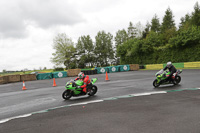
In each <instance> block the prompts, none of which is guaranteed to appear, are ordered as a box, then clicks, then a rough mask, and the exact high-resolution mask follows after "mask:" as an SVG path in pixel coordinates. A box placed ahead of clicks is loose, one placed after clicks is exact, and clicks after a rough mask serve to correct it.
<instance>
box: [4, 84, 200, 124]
mask: <svg viewBox="0 0 200 133" xmlns="http://www.w3.org/2000/svg"><path fill="white" fill-rule="evenodd" d="M185 90H191V91H192V90H200V88H186V89H178V90H167V91H153V92H144V93H135V94H129V95H123V96H115V97H110V98H104V99H101V100H93V101H88V102H80V103H75V104H69V105H65V106H58V107H55V108H49V109H46V110H41V111H37V112H33V113H30V114H24V115H19V116H15V117H10V118H6V119H2V120H0V124H2V123H5V122H8V121H10V120H14V119H18V118H25V117H29V116H31V115H34V114H40V113H46V112H49V111H51V110H55V109H59V108H66V107H71V106H82V105H86V104H91V103H97V102H103V101H106V100H117V99H121V98H130V97H138V96H147V95H155V94H164V93H170V92H179V91H185ZM83 108H84V106H83Z"/></svg>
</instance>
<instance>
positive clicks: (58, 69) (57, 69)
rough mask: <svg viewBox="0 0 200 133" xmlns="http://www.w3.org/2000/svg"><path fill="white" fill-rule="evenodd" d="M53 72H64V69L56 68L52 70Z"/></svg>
mask: <svg viewBox="0 0 200 133" xmlns="http://www.w3.org/2000/svg"><path fill="white" fill-rule="evenodd" d="M53 71H64V68H62V67H57V68H54V69H53Z"/></svg>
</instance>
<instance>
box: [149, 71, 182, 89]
mask: <svg viewBox="0 0 200 133" xmlns="http://www.w3.org/2000/svg"><path fill="white" fill-rule="evenodd" d="M181 73H182V70H177V72H176V73H174V74H173V76H172V78H171V79H170V80H168V79H167V78H168V77H169V75H170V72H169V71H164V70H163V69H161V70H160V71H159V72H157V73H156V74H155V76H156V79H155V80H154V81H153V86H154V87H155V88H157V87H159V86H160V85H164V84H174V85H177V84H179V83H180V82H181V76H180V75H179V74H181Z"/></svg>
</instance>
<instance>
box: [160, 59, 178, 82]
mask: <svg viewBox="0 0 200 133" xmlns="http://www.w3.org/2000/svg"><path fill="white" fill-rule="evenodd" d="M167 69H168V70H169V72H170V75H169V76H168V77H167V78H166V80H171V79H172V78H171V77H172V75H173V74H174V73H176V71H177V70H176V68H175V67H174V66H173V65H172V62H167V65H166V67H165V68H164V69H163V70H164V71H165V70H167Z"/></svg>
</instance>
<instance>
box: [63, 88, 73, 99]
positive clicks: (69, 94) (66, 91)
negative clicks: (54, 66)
mask: <svg viewBox="0 0 200 133" xmlns="http://www.w3.org/2000/svg"><path fill="white" fill-rule="evenodd" d="M62 97H63V99H65V100H68V99H70V98H71V97H72V93H71V91H70V90H65V91H64V92H63V94H62Z"/></svg>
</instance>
